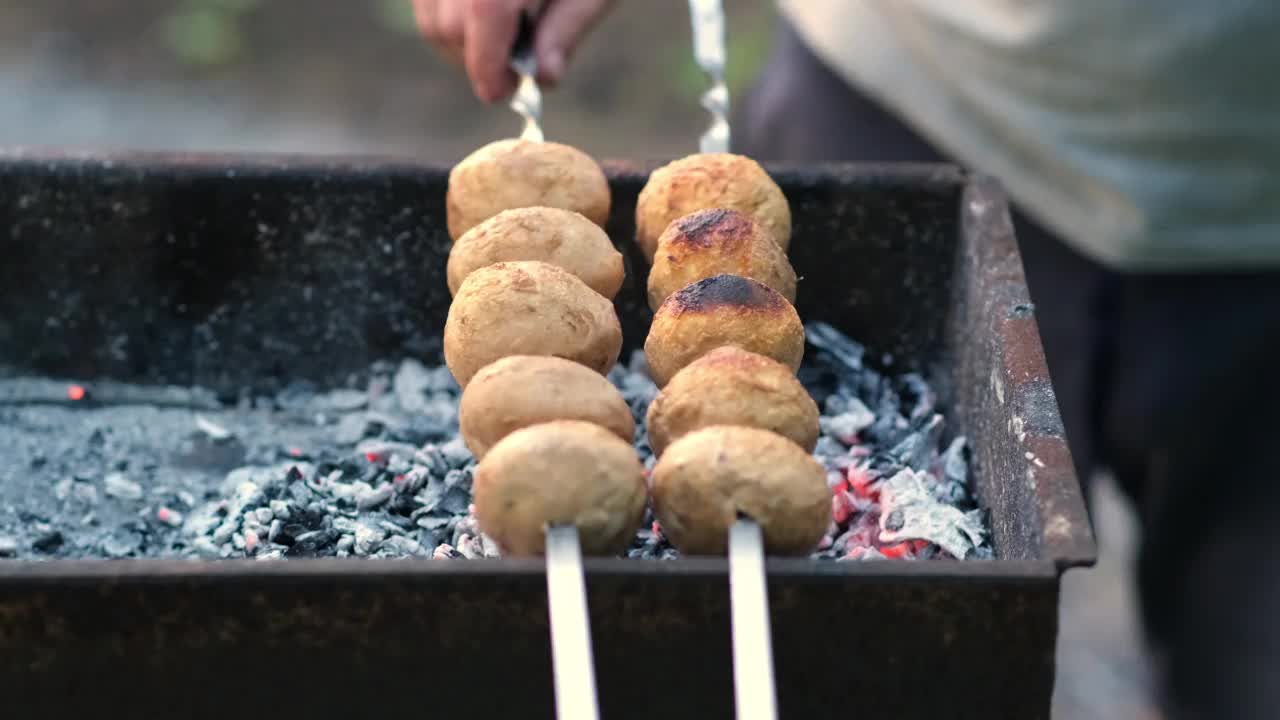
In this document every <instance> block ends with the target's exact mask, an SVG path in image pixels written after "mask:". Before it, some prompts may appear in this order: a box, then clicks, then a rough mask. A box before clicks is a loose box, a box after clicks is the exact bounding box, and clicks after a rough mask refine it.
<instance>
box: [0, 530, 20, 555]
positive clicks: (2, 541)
mask: <svg viewBox="0 0 1280 720" xmlns="http://www.w3.org/2000/svg"><path fill="white" fill-rule="evenodd" d="M17 554H18V540H17V538H12V537H9V536H8V535H0V557H15V556H17Z"/></svg>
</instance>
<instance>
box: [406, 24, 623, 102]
mask: <svg viewBox="0 0 1280 720" xmlns="http://www.w3.org/2000/svg"><path fill="white" fill-rule="evenodd" d="M613 2H614V0H546V1H545V2H544V3H543V5H544V7H543V10H542V14H541V15H540V16H539V18H538V26H537V29H536V31H535V33H534V41H533V46H534V53H535V55H536V57H537V61H538V82H539V83H542V84H544V85H546V86H554V85H555V84H556V83H557V82H559V80H560V78H561V76H562V75H563V74H564V70H565V65H566V64H567V62H568V60H569V57H570V56H571V55H572V54H573V50H574V49H575V48H576V47H577V45H578V43H579V41H581V40H582V38H583V37H584V36H585V35H586V34H587V32H588V31H589V30H590V29H591V28H592V27H593V26H594V25H595V24H596V22H597V21H598V20H599V19H600V17H601V16H602V15H604V13H605V11H607V10H608V9H609V8H610V7H611V6H612V5H613ZM536 4H537V3H536V2H535V0H413V10H414V14H415V15H416V17H417V19H418V28H419V29H420V30H421V31H422V34H423V35H425V36H426V37H427V39H428V40H430V41H431V43H432V44H433V45H435V46H436V48H437V49H438V50H439V51H440V52H441V53H442V54H443V55H444V56H445V57H446V58H448V59H450V60H452V61H453V62H456V63H458V64H460V65H462V66H463V67H465V68H466V71H467V76H468V77H469V78H470V79H471V87H472V89H473V90H474V91H475V94H476V97H478V98H480V99H481V100H483V101H485V102H495V101H498V100H502V99H503V98H506V97H508V96H509V95H511V93H512V92H514V91H515V87H516V75H515V73H514V72H512V70H511V68H510V67H509V65H508V62H509V61H510V59H511V47H512V45H513V44H514V43H515V39H516V30H517V29H518V28H519V24H520V13H521V12H524V11H525V10H527V9H528V8H530V7H532V6H534V5H536Z"/></svg>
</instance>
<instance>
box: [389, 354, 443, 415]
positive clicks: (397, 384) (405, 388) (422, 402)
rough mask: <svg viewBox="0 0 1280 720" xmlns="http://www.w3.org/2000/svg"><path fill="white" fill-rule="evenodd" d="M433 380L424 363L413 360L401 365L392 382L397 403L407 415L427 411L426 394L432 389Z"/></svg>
mask: <svg viewBox="0 0 1280 720" xmlns="http://www.w3.org/2000/svg"><path fill="white" fill-rule="evenodd" d="M432 382H433V378H432V376H431V373H430V372H429V371H428V370H427V368H426V367H424V366H423V364H422V363H420V362H418V361H417V360H414V359H412V358H410V359H407V360H405V361H404V362H402V363H400V369H399V370H397V371H396V374H395V377H394V378H393V379H392V381H391V385H392V390H393V391H394V392H395V396H396V402H398V403H399V404H400V409H401V410H402V411H403V412H406V413H420V412H424V411H425V410H426V409H427V398H426V393H427V391H428V390H429V389H430V388H431V385H432Z"/></svg>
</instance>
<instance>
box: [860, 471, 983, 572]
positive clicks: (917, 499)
mask: <svg viewBox="0 0 1280 720" xmlns="http://www.w3.org/2000/svg"><path fill="white" fill-rule="evenodd" d="M926 479H927V475H925V474H924V473H915V472H912V471H911V470H903V471H902V472H900V473H898V474H897V475H895V476H893V477H892V478H890V479H889V480H887V481H885V483H884V487H883V488H881V491H880V498H881V502H882V503H883V505H884V514H883V515H882V516H881V521H880V541H881V542H882V543H895V542H898V541H900V540H927V541H929V542H931V543H935V544H937V545H938V546H939V547H941V548H942V549H943V550H946V551H947V552H948V553H950V554H951V555H953V556H954V557H957V558H960V559H963V558H964V557H965V556H966V555H968V553H969V551H970V550H972V549H973V548H974V547H975V546H978V545H981V544H982V542H983V540H984V538H985V535H986V530H985V529H984V528H983V526H982V523H981V521H980V518H979V517H978V516H977V514H976V513H973V514H970V513H964V512H962V511H961V510H959V509H958V508H956V507H953V506H951V505H943V504H941V503H939V502H937V501H936V500H934V499H933V497H932V496H931V495H930V494H929V491H928V489H927V487H926V484H925V483H926Z"/></svg>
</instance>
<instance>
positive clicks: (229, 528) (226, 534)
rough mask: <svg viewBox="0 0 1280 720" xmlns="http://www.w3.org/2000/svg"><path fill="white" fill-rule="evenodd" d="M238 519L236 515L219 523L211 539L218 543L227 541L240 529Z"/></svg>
mask: <svg viewBox="0 0 1280 720" xmlns="http://www.w3.org/2000/svg"><path fill="white" fill-rule="evenodd" d="M239 520H240V518H238V517H237V518H235V519H234V520H228V521H226V522H224V523H222V524H221V525H219V526H218V527H217V529H215V530H214V531H213V535H212V536H211V539H212V540H213V541H214V542H215V543H217V544H219V545H222V544H223V543H225V542H227V541H229V540H230V539H231V537H232V536H233V535H235V534H236V530H238V529H240V522H239Z"/></svg>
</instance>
